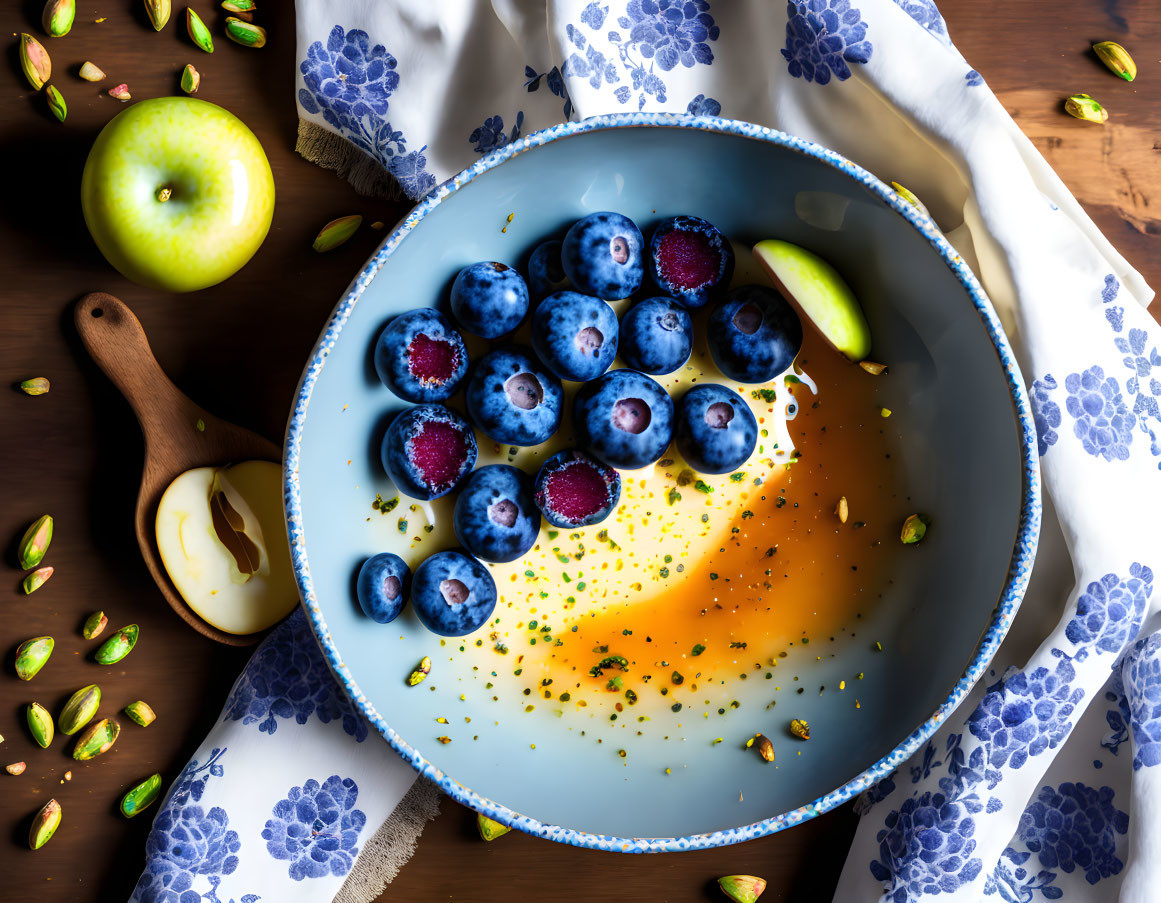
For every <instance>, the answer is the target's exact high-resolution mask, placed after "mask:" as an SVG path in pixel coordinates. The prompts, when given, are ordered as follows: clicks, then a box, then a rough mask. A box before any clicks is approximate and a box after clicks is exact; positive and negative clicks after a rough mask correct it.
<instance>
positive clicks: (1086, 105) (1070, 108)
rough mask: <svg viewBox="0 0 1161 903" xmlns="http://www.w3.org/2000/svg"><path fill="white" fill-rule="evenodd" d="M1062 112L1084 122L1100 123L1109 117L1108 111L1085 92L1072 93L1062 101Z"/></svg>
mask: <svg viewBox="0 0 1161 903" xmlns="http://www.w3.org/2000/svg"><path fill="white" fill-rule="evenodd" d="M1064 112H1066V113H1067V114H1068V115H1069V116H1072V117H1074V118H1076V119H1083V120H1084V121H1085V122H1098V123H1100V122H1104V121H1105V120H1107V119H1108V118H1109V111H1108V110H1106V109H1105V108H1104V107H1102V106H1101V105H1100V104H1099V103H1098V102H1097V101H1095V100H1093V99H1092V98H1091V97H1089V96H1088V95H1087V94H1073V95H1072V97H1070V98H1068V100H1066V101H1065V102H1064Z"/></svg>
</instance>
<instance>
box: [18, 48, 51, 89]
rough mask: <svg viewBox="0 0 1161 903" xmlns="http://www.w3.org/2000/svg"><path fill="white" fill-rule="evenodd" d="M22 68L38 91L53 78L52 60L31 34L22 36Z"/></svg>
mask: <svg viewBox="0 0 1161 903" xmlns="http://www.w3.org/2000/svg"><path fill="white" fill-rule="evenodd" d="M20 68H21V70H22V71H23V72H24V77H25V78H27V79H28V83H29V84H30V85H32V87H33V88H35V89H36V90H37V91H39V90H40V89H41V88H43V87H44V86H45V85H46V84H47V83H48V80H49V79H50V78H51V77H52V60H51V59H49V56H48V51H47V50H45V49H44V45H43V44H41V43H40V41H38V40H37V39H36V38H34V37H33V36H32V35H30V34H21V35H20Z"/></svg>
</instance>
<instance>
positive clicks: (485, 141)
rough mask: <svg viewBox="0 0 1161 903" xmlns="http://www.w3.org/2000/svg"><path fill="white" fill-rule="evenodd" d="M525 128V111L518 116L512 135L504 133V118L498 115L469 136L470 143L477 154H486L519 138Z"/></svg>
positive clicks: (490, 118)
mask: <svg viewBox="0 0 1161 903" xmlns="http://www.w3.org/2000/svg"><path fill="white" fill-rule="evenodd" d="M523 126H524V111H523V110H521V111H520V112H519V113H517V114H516V124H515V125H513V126H512V132H511V134H508V133H507V132H505V131H504V117H502V116H501V115H500V114H499V113H497V114H496V115H495V116H489V117H488V118H487V119H485V120H484V124H483V125H481V126H479V127H478V128H477V129H476V130H475V131H473V132H472V134H471V135H469V136H468V141H469V143H471V145H472V150H474V151H475V152H476V153H477V154H486V153H489V152H490V151H494V150H495V149H496V148H498V147H504V146H505V145H506V144H508V143H510V142H512V141H515V140H516V139H517V138H519V137H520V129H521V128H522V127H523Z"/></svg>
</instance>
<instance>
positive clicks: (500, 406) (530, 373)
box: [466, 348, 564, 446]
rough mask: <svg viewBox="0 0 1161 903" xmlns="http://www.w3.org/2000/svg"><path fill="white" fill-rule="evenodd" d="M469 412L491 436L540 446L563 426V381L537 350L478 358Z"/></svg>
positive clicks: (470, 386) (507, 351)
mask: <svg viewBox="0 0 1161 903" xmlns="http://www.w3.org/2000/svg"><path fill="white" fill-rule="evenodd" d="M466 403H467V408H468V413H469V414H471V416H472V420H474V421H475V423H476V425H477V426H478V427H479V428H480V429H481V430H483V431H484V433H485V434H486V435H487V436H488V438H489V439H494V440H495V441H497V442H500V443H502V444H504V445H521V446H524V445H539V444H540V443H541V442H545V441H547V440H548V439H549V437H551V436H552V434H553V433H555V432H556V428H557V427H558V426H560V415H561V410H562V408H563V405H564V392H563V391H562V390H561V387H560V380H559V379H557V378H556V377H555V376H553V375H552V374H551V373H549V372H547V371H546V370H545V368H544V367H543V366H542V365H541V364H540V363H539V362H537V361H535V360H533V358H532V356H531V354H526V353H525V352H524V351H522V350H520V349H517V348H502V349H500V350H498V351H493V352H492V353H491V354H487V355H484V357H482V358H480V360H479V361H477V362H476V365H475V367H474V368H473V369H472V375H471V376H470V377H469V378H468V389H467V394H466Z"/></svg>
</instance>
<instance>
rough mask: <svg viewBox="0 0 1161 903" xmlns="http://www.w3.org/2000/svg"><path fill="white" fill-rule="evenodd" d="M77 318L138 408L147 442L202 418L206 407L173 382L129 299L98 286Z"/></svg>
mask: <svg viewBox="0 0 1161 903" xmlns="http://www.w3.org/2000/svg"><path fill="white" fill-rule="evenodd" d="M73 318H74V321H75V322H76V326H77V332H79V333H80V336H81V341H82V342H84V344H85V348H87V349H88V352H89V354H90V355H92V357H93V360H94V361H96V363H97V366H98V367H100V368H101V369H102V370H103V371H104V372H105V375H106V376H108V377H109V379H110V380H112V381H113V384H114V385H115V386H116V387H117V388H118V389H120V390H121V394H122V395H124V396H125V399H126V400H127V401H128V402H129V405H130V407H132V408H133V413H134V414H136V415H137V421H138V422H139V423H140V424H141V431H142V432H143V433H144V434H145V439H146V442H156V441H161V442H163V443H164V442H165V440H166V438H167V437H168V435H169V434H170V433H171V432H172V430H173V428H174V426H175V425H176V423H178V422H180V420H182V419H188V418H189V417H190V416H191V415H192V416H194V417H195V419H196V416H197V415H198V413H199V412H200V411H201V409H200V408H198V407H197V406H196V405H195V404H194V403H193V402H191V401H190V400H189V398H188V397H186V396H185V395H184V394H182V392H181V391H180V390H179V389H178V388H177V386H175V385H174V384H173V383H172V382H170V380H169V377H168V376H166V375H165V371H163V370H162V369H161V365H160V364H158V363H157V359H156V358H155V357H154V356H153V351H152V350H151V349H150V347H149V340H148V339H147V338H146V337H145V330H144V329H143V328H142V327H141V322H140V321H139V320H138V319H137V317H136V316H135V315H134V313H133V311H131V310H130V309H129V308H128V306H127V305H126V304H125V303H124V302H123V301H120V300H118V299H117V298H114V297H113V296H112V295H110V294H107V293H105V292H93V293H91V294H88V295H85V297H83V298H82V299H81V300H80V301H79V302H78V303H77V307H76V310H75V311H74V314H73ZM191 422H192V421H191Z"/></svg>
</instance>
